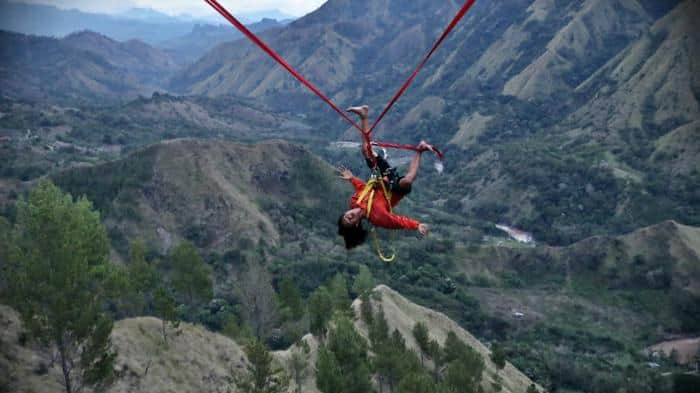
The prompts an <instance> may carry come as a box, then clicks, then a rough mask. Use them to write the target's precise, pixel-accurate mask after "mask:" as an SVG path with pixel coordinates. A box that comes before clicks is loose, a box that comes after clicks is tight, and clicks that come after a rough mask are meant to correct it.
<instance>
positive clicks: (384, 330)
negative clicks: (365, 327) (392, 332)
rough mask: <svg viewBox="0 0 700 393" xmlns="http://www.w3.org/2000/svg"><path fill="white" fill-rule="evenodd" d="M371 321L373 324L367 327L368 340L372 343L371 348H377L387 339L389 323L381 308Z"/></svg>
mask: <svg viewBox="0 0 700 393" xmlns="http://www.w3.org/2000/svg"><path fill="white" fill-rule="evenodd" d="M372 319H373V321H374V322H373V323H372V325H370V327H369V340H370V342H371V343H372V348H379V347H380V346H381V345H382V344H383V343H385V342H386V341H387V340H388V339H389V323H388V322H387V320H386V317H385V316H384V310H383V309H382V308H381V307H380V308H379V311H378V312H377V314H376V315H375V316H374V317H373V318H372Z"/></svg>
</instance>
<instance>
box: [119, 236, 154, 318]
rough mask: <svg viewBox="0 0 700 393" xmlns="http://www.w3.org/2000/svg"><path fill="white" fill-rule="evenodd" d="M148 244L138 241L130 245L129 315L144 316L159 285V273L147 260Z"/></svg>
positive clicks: (128, 266) (127, 267)
mask: <svg viewBox="0 0 700 393" xmlns="http://www.w3.org/2000/svg"><path fill="white" fill-rule="evenodd" d="M146 254H147V248H146V243H144V242H143V241H142V240H137V241H134V242H132V243H131V244H130V245H129V260H128V263H127V265H126V270H127V276H128V283H127V284H128V293H127V296H126V298H127V301H126V303H127V308H128V309H129V310H128V311H127V313H128V314H129V315H144V314H145V313H146V312H147V310H148V308H149V307H148V306H149V304H150V301H151V300H152V298H153V291H154V288H156V286H157V284H158V271H157V270H156V267H155V266H154V264H153V263H151V261H148V260H147V259H146Z"/></svg>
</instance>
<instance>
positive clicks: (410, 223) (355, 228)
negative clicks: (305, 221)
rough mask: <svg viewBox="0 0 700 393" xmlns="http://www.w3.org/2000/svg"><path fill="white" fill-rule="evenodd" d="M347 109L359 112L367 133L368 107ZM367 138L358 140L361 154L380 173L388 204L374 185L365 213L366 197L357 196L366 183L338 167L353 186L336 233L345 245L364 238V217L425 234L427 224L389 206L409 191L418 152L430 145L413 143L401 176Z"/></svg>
mask: <svg viewBox="0 0 700 393" xmlns="http://www.w3.org/2000/svg"><path fill="white" fill-rule="evenodd" d="M348 112H352V113H355V114H357V115H358V116H360V120H361V121H362V132H363V133H365V135H367V134H369V132H370V128H369V122H368V120H367V115H368V112H369V108H368V107H367V106H366V105H365V106H361V107H353V108H349V109H348ZM368 139H369V138H363V140H364V141H365V142H363V144H362V154H363V156H364V157H365V160H366V161H367V165H368V166H369V167H370V169H374V164H375V162H376V165H377V167H378V169H379V172H380V173H381V175H382V179H381V181H382V182H384V186H385V187H386V189H387V190H389V191H390V192H391V206H389V201H387V198H386V197H385V195H384V193H383V192H382V187H377V188H378V189H379V190H378V191H377V192H375V193H374V196H373V199H372V205H371V211H370V213H369V217H368V215H367V211H368V205H369V201H368V200H360V197H361V195H362V193H363V190H364V189H365V186H366V184H365V183H364V182H363V181H362V180H360V179H358V178H357V177H355V176H354V175H353V174H352V172H351V171H350V170H349V169H347V168H343V167H341V168H338V172H339V174H340V177H341V178H342V179H344V180H347V181H349V182H350V183H351V184H352V185H353V187H354V188H355V194H353V196H352V198H351V199H350V210H348V211H346V212H345V213H343V214H342V215H341V216H340V217H339V218H338V234H339V235H340V236H342V237H343V239H344V240H345V248H347V249H351V248H355V247H357V246H359V245H361V244H362V243H364V242H365V240H366V239H367V230H366V229H365V228H364V226H363V225H362V221H363V220H364V219H367V220H368V221H369V222H370V223H372V225H374V226H377V227H381V228H386V229H408V230H415V231H418V233H419V234H420V235H421V236H426V235H427V234H428V231H429V227H428V225H427V224H423V223H420V222H418V221H416V220H414V219H412V218H408V217H402V216H398V215H395V214H393V213H391V209H392V208H393V207H396V205H398V203H399V202H400V201H401V199H403V197H404V196H406V195H408V194H409V193H410V192H411V186H412V184H413V181H414V180H415V179H416V177H417V176H418V168H419V167H420V161H421V155H422V153H423V152H424V151H427V150H430V149H431V146H430V145H429V144H427V143H426V142H425V141H421V142H420V144H419V145H418V146H417V151H416V155H415V156H414V157H413V159H412V160H411V163H410V165H409V167H408V172H407V173H406V175H405V176H399V175H398V173H397V171H396V168H392V167H391V166H390V165H389V163H388V162H387V161H386V160H385V159H384V158H383V157H381V156H378V155H376V154H373V152H372V147H371V146H370V145H369V144H368V143H367V140H368Z"/></svg>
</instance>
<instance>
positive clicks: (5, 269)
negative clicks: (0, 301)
mask: <svg viewBox="0 0 700 393" xmlns="http://www.w3.org/2000/svg"><path fill="white" fill-rule="evenodd" d="M13 247H14V246H13V242H12V226H11V225H10V223H9V222H8V221H7V220H6V219H5V218H4V217H0V297H2V296H3V294H4V293H5V292H6V291H7V286H8V282H7V279H8V278H9V268H10V266H9V260H10V255H11V253H12V248H13Z"/></svg>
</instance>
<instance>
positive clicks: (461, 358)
mask: <svg viewBox="0 0 700 393" xmlns="http://www.w3.org/2000/svg"><path fill="white" fill-rule="evenodd" d="M445 361H446V362H447V363H448V365H447V372H446V373H445V376H444V382H445V385H446V386H447V387H448V388H449V389H450V390H451V391H453V392H464V393H470V392H478V391H479V388H480V383H481V376H482V373H483V370H484V360H483V358H482V357H481V355H480V354H479V353H478V352H477V351H475V350H474V349H473V348H471V347H470V346H468V345H466V344H465V343H464V342H462V341H461V340H460V339H459V338H457V335H456V334H455V333H454V332H452V331H450V332H449V333H448V334H447V339H446V340H445Z"/></svg>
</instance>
